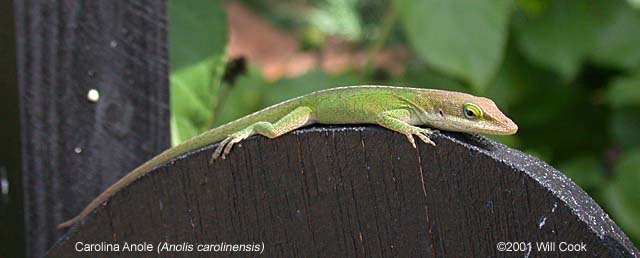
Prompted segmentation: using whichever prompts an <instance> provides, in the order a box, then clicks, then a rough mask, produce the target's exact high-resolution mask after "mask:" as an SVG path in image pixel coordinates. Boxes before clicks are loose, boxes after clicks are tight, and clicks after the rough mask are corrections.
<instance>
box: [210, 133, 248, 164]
mask: <svg viewBox="0 0 640 258" xmlns="http://www.w3.org/2000/svg"><path fill="white" fill-rule="evenodd" d="M249 135H251V133H247V132H245V131H240V132H237V133H234V134H231V135H229V136H227V138H224V140H222V142H220V144H219V145H218V147H217V148H216V150H215V151H214V152H213V154H212V155H211V159H210V160H209V164H211V163H213V161H214V160H216V159H218V158H221V159H226V158H227V155H229V152H231V148H232V147H233V145H234V144H236V143H238V142H240V141H242V140H244V139H246V138H247V137H249Z"/></svg>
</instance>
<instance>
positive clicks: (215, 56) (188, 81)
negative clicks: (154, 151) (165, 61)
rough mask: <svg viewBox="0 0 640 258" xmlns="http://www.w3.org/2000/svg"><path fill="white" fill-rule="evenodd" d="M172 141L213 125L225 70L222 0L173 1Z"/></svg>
mask: <svg viewBox="0 0 640 258" xmlns="http://www.w3.org/2000/svg"><path fill="white" fill-rule="evenodd" d="M168 12H169V61H170V69H171V74H170V83H171V85H170V89H171V111H172V112H171V128H172V137H171V139H172V141H171V142H172V144H173V145H176V144H178V143H180V142H182V141H184V140H186V139H189V138H191V137H193V136H195V135H196V134H198V133H201V132H203V131H205V130H206V129H208V128H209V127H210V126H211V121H212V110H213V109H214V108H215V106H216V104H217V101H216V96H217V93H218V91H219V88H220V79H221V77H222V73H223V71H224V63H225V58H224V51H225V46H226V42H227V24H226V16H225V13H224V11H223V10H222V6H221V2H219V1H209V0H197V1H180V0H169V5H168Z"/></svg>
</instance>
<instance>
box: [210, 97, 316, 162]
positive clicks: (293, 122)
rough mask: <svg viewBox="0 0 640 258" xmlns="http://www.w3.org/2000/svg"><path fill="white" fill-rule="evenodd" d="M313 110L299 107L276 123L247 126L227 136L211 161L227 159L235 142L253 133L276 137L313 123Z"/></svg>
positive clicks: (263, 122)
mask: <svg viewBox="0 0 640 258" xmlns="http://www.w3.org/2000/svg"><path fill="white" fill-rule="evenodd" d="M312 113H313V112H312V110H311V108H309V107H306V106H303V107H298V108H296V109H294V110H293V111H291V112H290V113H288V114H287V115H285V116H283V117H282V118H280V120H278V121H277V122H275V123H270V122H267V121H260V122H256V123H253V124H252V125H249V126H247V127H246V128H244V129H242V130H240V131H237V132H235V133H232V134H230V135H229V136H227V138H225V139H224V140H223V141H222V142H220V144H219V145H218V147H217V148H216V150H215V151H214V152H213V154H212V155H211V160H209V162H210V163H212V162H213V161H214V160H216V159H218V158H222V159H225V158H226V156H227V155H228V154H229V152H230V151H231V148H232V147H233V145H234V144H236V143H238V142H240V141H242V140H244V139H246V138H249V137H250V136H252V135H256V134H260V135H263V136H266V137H269V138H276V137H278V136H281V135H283V134H286V133H288V132H291V131H293V130H295V129H298V128H300V127H303V126H305V125H308V124H310V123H311V115H312Z"/></svg>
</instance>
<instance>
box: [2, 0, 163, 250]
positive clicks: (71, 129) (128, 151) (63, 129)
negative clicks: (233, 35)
mask: <svg viewBox="0 0 640 258" xmlns="http://www.w3.org/2000/svg"><path fill="white" fill-rule="evenodd" d="M13 2H14V5H15V6H14V7H15V14H16V23H17V46H18V48H17V56H18V74H19V83H20V111H21V124H20V125H21V133H22V136H21V140H22V157H23V159H22V161H23V163H22V173H23V181H24V206H25V226H26V256H28V257H41V256H42V255H44V253H45V252H46V250H47V249H49V248H50V246H51V245H52V244H53V242H54V241H56V240H57V239H58V238H59V237H60V236H61V235H62V233H64V232H63V231H58V230H56V229H55V226H56V224H58V223H60V222H61V221H64V220H66V219H69V218H71V217H72V216H73V215H75V214H77V213H78V212H79V211H80V210H81V209H82V208H84V206H85V205H86V204H87V203H88V202H89V201H90V200H91V199H93V198H94V197H95V196H96V195H98V194H99V193H100V192H102V190H104V189H105V188H106V187H107V186H109V185H111V184H112V183H113V182H114V181H116V180H117V179H118V178H120V177H122V176H123V175H124V174H126V173H127V172H128V171H129V170H131V169H133V168H135V167H136V166H137V165H139V164H141V163H142V162H144V161H146V160H147V159H149V158H151V157H153V156H154V155H155V154H157V153H159V152H160V151H162V150H163V149H165V148H167V147H169V104H168V103H169V101H168V79H167V77H168V65H167V39H166V38H167V17H166V6H165V5H166V2H165V1H155V0H143V1H45V0H21V1H13Z"/></svg>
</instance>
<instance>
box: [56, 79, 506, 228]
mask: <svg viewBox="0 0 640 258" xmlns="http://www.w3.org/2000/svg"><path fill="white" fill-rule="evenodd" d="M310 124H377V125H380V126H382V127H385V128H387V129H389V130H392V131H395V132H398V133H401V134H403V135H404V136H406V137H407V140H409V143H411V145H412V146H413V147H414V148H415V147H416V143H415V140H414V136H417V137H418V138H419V139H420V140H422V141H423V142H425V143H428V144H431V145H434V146H435V143H434V142H433V141H431V139H429V135H430V134H432V133H434V130H432V129H427V128H421V127H418V126H419V125H422V126H429V127H431V128H434V129H441V130H448V131H456V132H470V133H486V134H499V135H509V134H514V133H516V131H517V130H518V126H517V125H516V124H515V123H514V122H513V121H511V119H509V118H508V117H507V116H505V115H504V114H503V113H502V112H501V111H500V110H499V109H498V107H497V106H496V104H495V103H493V101H491V100H490V99H487V98H482V97H476V96H472V95H469V94H465V93H459V92H450V91H444V90H432V89H418V88H404V87H391V86H350V87H340V88H333V89H328V90H323V91H317V92H314V93H310V94H307V95H304V96H301V97H297V98H294V99H291V100H288V101H284V102H281V103H279V104H276V105H273V106H270V107H267V108H265V109H263V110H260V111H257V112H255V113H253V114H250V115H248V116H245V117H243V118H240V119H238V120H235V121H233V122H229V123H227V124H224V125H222V126H219V127H217V128H214V129H212V130H209V131H207V132H204V133H202V134H200V135H198V136H195V137H193V138H191V139H190V140H187V141H185V142H184V143H182V144H180V145H177V146H175V147H173V148H170V149H168V150H165V151H164V152H162V153H161V154H159V155H158V156H155V157H154V158H152V159H151V160H149V161H147V162H146V163H144V164H142V165H140V166H139V167H137V168H136V169H134V170H133V171H131V172H129V174H127V175H126V176H124V177H123V178H121V179H120V180H118V181H117V182H116V183H115V184H113V185H112V186H110V187H109V188H107V190H105V191H104V192H103V193H102V194H100V195H99V196H98V197H97V198H95V199H94V200H93V201H91V203H89V205H88V206H87V207H86V208H85V209H84V210H83V211H82V212H81V213H80V214H79V215H77V216H76V217H74V218H72V219H70V220H68V221H66V222H64V223H61V224H60V225H58V228H65V227H69V226H71V225H73V224H74V223H76V222H78V221H80V220H82V219H83V218H84V217H85V216H87V215H88V214H89V213H91V211H93V210H94V209H95V208H96V207H98V206H99V205H100V204H102V203H104V202H105V201H106V200H107V199H108V198H109V197H111V196H112V195H113V194H114V193H116V192H117V191H118V190H120V189H122V188H123V187H125V186H127V185H129V184H130V183H131V182H133V181H134V180H136V179H137V178H139V177H140V176H142V175H144V174H146V173H148V172H149V171H150V170H152V169H153V168H155V167H157V166H160V165H162V164H164V163H166V162H167V161H170V160H171V159H174V158H176V157H178V156H180V155H183V154H185V153H187V152H189V151H192V150H195V149H197V148H200V147H203V146H205V145H208V144H213V143H215V142H217V141H220V140H222V142H220V144H219V145H218V147H217V148H216V150H215V151H214V152H213V155H212V157H211V162H213V161H214V160H215V159H218V158H222V159H224V158H225V157H226V156H227V155H228V154H229V152H230V151H231V147H232V146H233V145H234V144H236V143H238V142H240V141H242V140H244V139H246V138H247V137H249V136H252V135H256V134H260V135H263V136H266V137H269V138H275V137H278V136H280V135H283V134H286V133H288V132H291V131H293V130H295V129H298V128H300V127H303V126H306V125H310Z"/></svg>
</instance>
